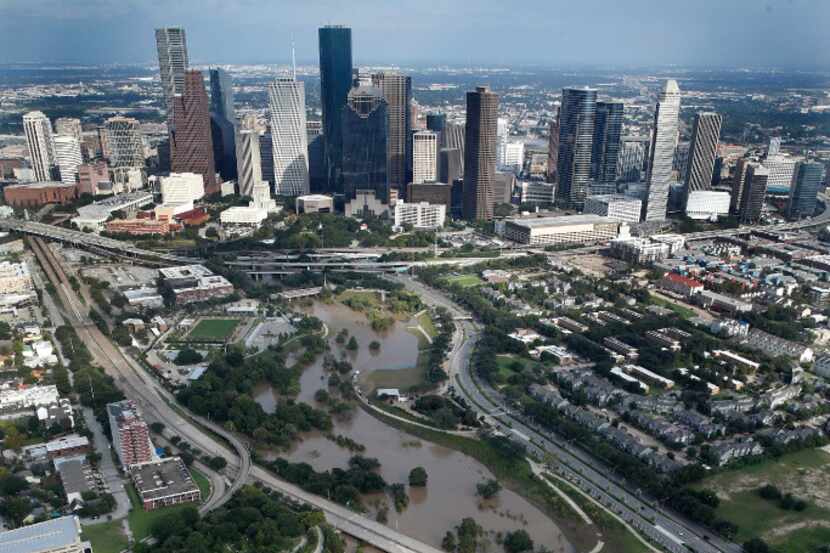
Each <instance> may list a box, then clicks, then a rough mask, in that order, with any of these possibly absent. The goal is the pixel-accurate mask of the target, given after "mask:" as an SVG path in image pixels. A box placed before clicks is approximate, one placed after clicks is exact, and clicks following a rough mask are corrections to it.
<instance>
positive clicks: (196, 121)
mask: <svg viewBox="0 0 830 553" xmlns="http://www.w3.org/2000/svg"><path fill="white" fill-rule="evenodd" d="M170 154H171V169H172V171H173V172H174V173H198V174H200V175H202V176H203V177H204V179H205V194H207V195H211V194H215V193H217V192H219V184H218V183H217V182H216V174H215V172H214V171H215V164H214V162H213V140H212V137H211V132H210V114H209V112H208V97H207V92H206V91H205V82H204V79H203V77H202V72H201V71H186V72H185V74H184V92H183V93H182V94H177V95H176V96H174V97H173V125H172V128H171V131H170Z"/></svg>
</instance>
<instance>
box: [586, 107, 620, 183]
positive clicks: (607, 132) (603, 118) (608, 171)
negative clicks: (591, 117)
mask: <svg viewBox="0 0 830 553" xmlns="http://www.w3.org/2000/svg"><path fill="white" fill-rule="evenodd" d="M622 127H623V103H622V102H597V116H596V121H595V122H594V144H593V148H592V152H591V178H592V179H594V180H595V181H597V182H603V183H607V182H615V181H616V180H617V159H618V158H619V157H620V142H621V140H622Z"/></svg>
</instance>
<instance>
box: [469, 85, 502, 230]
mask: <svg viewBox="0 0 830 553" xmlns="http://www.w3.org/2000/svg"><path fill="white" fill-rule="evenodd" d="M498 108H499V97H498V96H497V95H496V94H495V93H493V92H492V91H491V90H490V87H487V86H479V87H477V88H476V89H475V91H473V92H468V93H467V122H466V125H465V133H464V148H465V150H464V207H463V213H464V218H465V219H467V220H468V221H481V220H483V221H489V220H491V219H492V218H493V194H494V190H493V186H494V179H495V176H496V150H497V146H498V145H497V136H496V133H497V125H498Z"/></svg>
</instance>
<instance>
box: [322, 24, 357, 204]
mask: <svg viewBox="0 0 830 553" xmlns="http://www.w3.org/2000/svg"><path fill="white" fill-rule="evenodd" d="M318 39H319V43H320V103H321V105H322V108H323V136H325V142H324V144H325V150H326V174H327V181H328V182H327V186H326V188H327V190H328V191H330V192H342V188H341V187H340V182H339V181H340V172H341V167H342V161H343V127H342V125H343V110H344V109H345V107H346V100H347V99H348V96H349V90H350V89H351V86H352V30H351V29H350V28H348V27H343V26H326V27H321V28H320V30H319V32H318Z"/></svg>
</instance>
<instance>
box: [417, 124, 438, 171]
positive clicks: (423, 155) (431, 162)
mask: <svg viewBox="0 0 830 553" xmlns="http://www.w3.org/2000/svg"><path fill="white" fill-rule="evenodd" d="M437 178H438V135H437V134H436V133H434V132H433V131H418V132H416V133H414V134H413V135H412V182H413V183H414V184H423V183H425V182H435V181H436V180H437Z"/></svg>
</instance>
